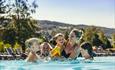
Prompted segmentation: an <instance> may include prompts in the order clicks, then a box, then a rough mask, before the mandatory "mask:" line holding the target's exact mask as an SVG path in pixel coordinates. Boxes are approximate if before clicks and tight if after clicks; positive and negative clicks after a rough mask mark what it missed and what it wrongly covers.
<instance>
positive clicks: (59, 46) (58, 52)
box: [51, 33, 65, 59]
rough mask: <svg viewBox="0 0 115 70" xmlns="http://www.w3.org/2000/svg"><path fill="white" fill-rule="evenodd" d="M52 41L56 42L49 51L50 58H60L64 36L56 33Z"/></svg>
mask: <svg viewBox="0 0 115 70" xmlns="http://www.w3.org/2000/svg"><path fill="white" fill-rule="evenodd" d="M54 39H55V41H56V46H55V47H54V48H53V49H52V51H51V57H52V58H54V59H55V58H61V52H62V50H63V48H64V42H65V39H64V35H63V34H62V33H58V34H56V35H55V36H54Z"/></svg>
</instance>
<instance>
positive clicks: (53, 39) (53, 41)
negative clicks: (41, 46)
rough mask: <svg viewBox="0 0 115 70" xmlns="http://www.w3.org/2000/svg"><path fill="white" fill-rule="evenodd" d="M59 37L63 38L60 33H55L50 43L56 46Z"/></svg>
mask: <svg viewBox="0 0 115 70" xmlns="http://www.w3.org/2000/svg"><path fill="white" fill-rule="evenodd" d="M59 36H62V37H64V35H63V34H62V33H57V34H56V35H55V36H54V37H53V38H52V39H51V40H50V43H51V44H53V45H56V44H57V43H56V39H57V38H58V37H59Z"/></svg>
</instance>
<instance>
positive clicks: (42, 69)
mask: <svg viewBox="0 0 115 70" xmlns="http://www.w3.org/2000/svg"><path fill="white" fill-rule="evenodd" d="M0 70H115V57H95V58H94V60H93V61H90V60H85V61H84V60H83V58H78V59H77V60H73V61H68V60H67V61H50V62H37V63H32V62H25V61H24V60H9V61H8V60H0Z"/></svg>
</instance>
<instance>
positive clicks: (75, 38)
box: [61, 29, 83, 59]
mask: <svg viewBox="0 0 115 70" xmlns="http://www.w3.org/2000/svg"><path fill="white" fill-rule="evenodd" d="M82 34H83V32H82V31H81V30H78V29H73V30H72V31H71V32H70V34H69V38H68V41H67V44H66V47H65V48H64V50H63V51H62V53H61V54H62V56H64V57H65V58H70V59H75V58H76V57H78V55H79V53H80V45H79V41H80V39H81V38H82Z"/></svg>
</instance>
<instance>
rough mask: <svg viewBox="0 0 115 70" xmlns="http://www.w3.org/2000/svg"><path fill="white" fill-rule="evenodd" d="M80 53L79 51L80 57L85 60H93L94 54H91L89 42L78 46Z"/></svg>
mask: <svg viewBox="0 0 115 70" xmlns="http://www.w3.org/2000/svg"><path fill="white" fill-rule="evenodd" d="M80 47H81V48H80V51H81V55H82V56H83V57H84V58H85V59H93V56H94V53H93V49H92V45H91V44H90V43H89V42H83V43H82V44H81V45H80Z"/></svg>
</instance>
